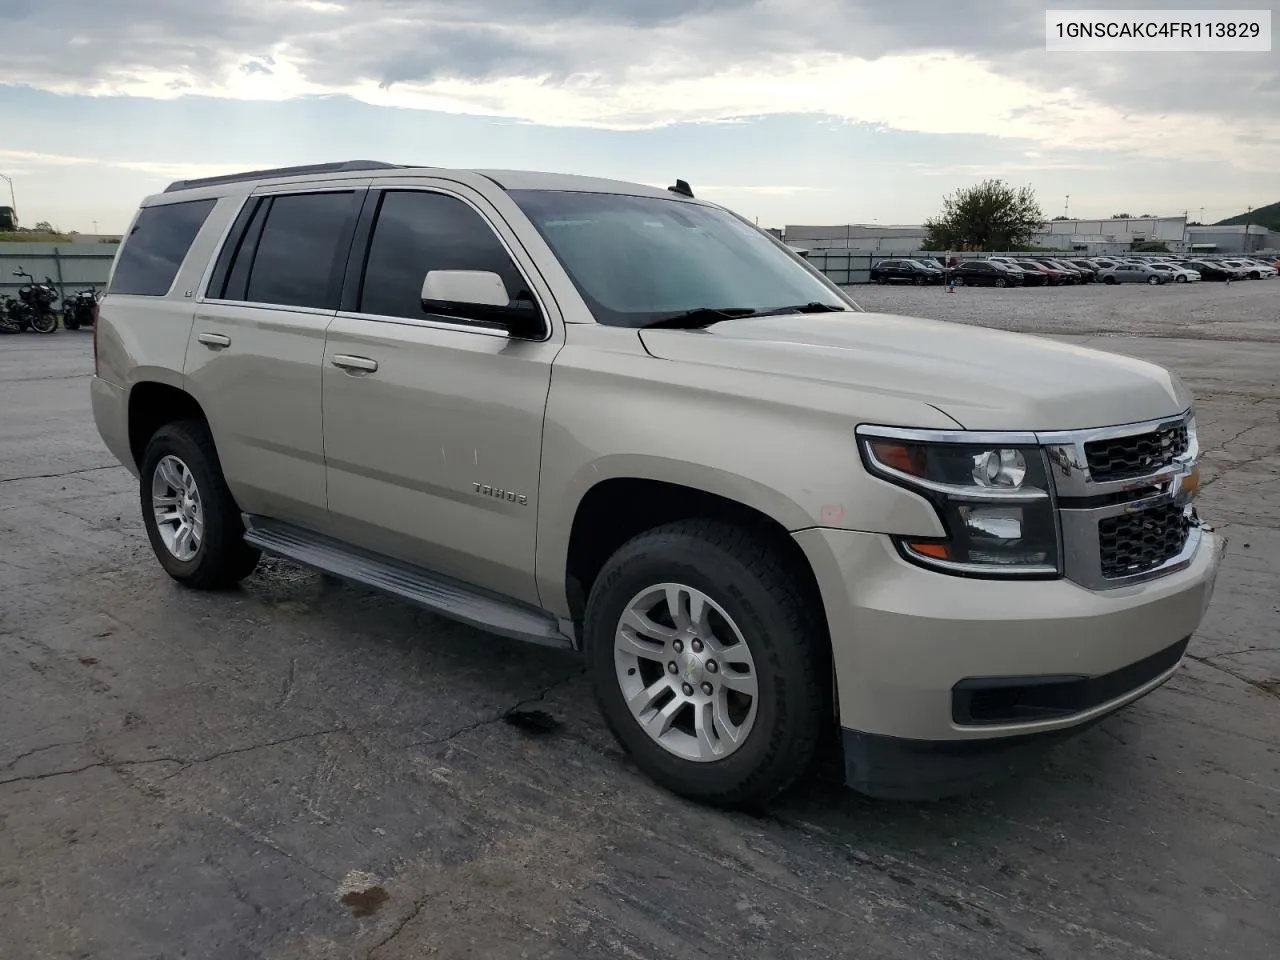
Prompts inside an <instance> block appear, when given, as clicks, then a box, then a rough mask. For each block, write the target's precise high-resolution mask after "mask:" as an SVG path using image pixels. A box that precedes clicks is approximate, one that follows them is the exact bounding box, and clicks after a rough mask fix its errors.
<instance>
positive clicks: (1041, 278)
mask: <svg viewBox="0 0 1280 960" xmlns="http://www.w3.org/2000/svg"><path fill="white" fill-rule="evenodd" d="M1001 265H1002V266H1003V267H1004V268H1005V269H1006V270H1008V271H1009V273H1011V274H1012V275H1013V276H1014V277H1015V278H1017V281H1018V285H1019V286H1023V287H1043V286H1045V285H1046V284H1047V283H1048V277H1047V276H1046V275H1045V274H1043V273H1040V272H1038V271H1032V270H1028V269H1026V267H1021V266H1019V265H1018V264H1016V263H1004V262H1003V261H1001Z"/></svg>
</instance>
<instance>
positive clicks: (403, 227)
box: [358, 191, 528, 317]
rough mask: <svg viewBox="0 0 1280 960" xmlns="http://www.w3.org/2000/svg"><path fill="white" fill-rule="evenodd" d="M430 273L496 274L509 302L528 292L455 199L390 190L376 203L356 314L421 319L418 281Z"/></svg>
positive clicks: (483, 227) (481, 224) (492, 238)
mask: <svg viewBox="0 0 1280 960" xmlns="http://www.w3.org/2000/svg"><path fill="white" fill-rule="evenodd" d="M431 270H485V271H488V272H490V273H496V274H497V275H498V276H500V277H501V278H502V282H503V284H504V285H505V286H506V288H507V295H508V296H509V297H511V298H512V299H515V298H516V297H517V296H518V295H520V294H521V293H527V292H528V285H527V284H526V283H525V281H524V278H523V277H522V276H521V275H520V271H518V270H517V269H516V266H515V264H514V263H512V262H511V257H510V256H508V254H507V251H506V248H505V247H503V246H502V243H501V241H499V240H498V237H497V234H495V233H494V232H493V229H492V228H491V227H490V226H489V224H487V223H486V222H485V221H484V219H483V218H482V217H481V216H480V214H478V213H476V211H475V210H473V209H472V208H471V207H469V206H467V205H466V204H465V203H463V202H462V201H461V200H459V199H457V198H456V197H450V196H446V195H445V194H442V193H424V192H421V191H391V192H388V193H386V194H385V195H384V196H383V198H382V205H381V207H380V208H379V210H378V219H377V222H376V223H375V225H374V228H373V242H372V243H371V244H370V246H369V259H368V264H367V266H366V267H365V273H364V285H363V287H362V288H361V294H360V306H359V308H358V309H359V311H360V312H361V313H372V314H377V315H379V316H385V317H421V316H422V315H423V312H422V281H423V280H425V279H426V276H427V273H428V271H431Z"/></svg>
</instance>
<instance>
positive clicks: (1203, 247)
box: [1187, 223, 1280, 253]
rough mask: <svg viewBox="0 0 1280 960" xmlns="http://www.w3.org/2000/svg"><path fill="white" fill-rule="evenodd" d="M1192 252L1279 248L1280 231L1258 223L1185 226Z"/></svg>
mask: <svg viewBox="0 0 1280 960" xmlns="http://www.w3.org/2000/svg"><path fill="white" fill-rule="evenodd" d="M1187 244H1188V246H1189V248H1190V250H1191V252H1192V253H1256V252H1257V251H1259V250H1275V249H1278V248H1280V232H1277V231H1275V230H1268V229H1267V228H1266V227H1263V226H1259V225H1258V224H1256V223H1255V224H1251V225H1249V226H1248V227H1246V226H1244V225H1243V224H1242V225H1240V226H1235V227H1213V226H1210V227H1187Z"/></svg>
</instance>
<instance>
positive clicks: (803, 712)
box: [583, 520, 831, 806]
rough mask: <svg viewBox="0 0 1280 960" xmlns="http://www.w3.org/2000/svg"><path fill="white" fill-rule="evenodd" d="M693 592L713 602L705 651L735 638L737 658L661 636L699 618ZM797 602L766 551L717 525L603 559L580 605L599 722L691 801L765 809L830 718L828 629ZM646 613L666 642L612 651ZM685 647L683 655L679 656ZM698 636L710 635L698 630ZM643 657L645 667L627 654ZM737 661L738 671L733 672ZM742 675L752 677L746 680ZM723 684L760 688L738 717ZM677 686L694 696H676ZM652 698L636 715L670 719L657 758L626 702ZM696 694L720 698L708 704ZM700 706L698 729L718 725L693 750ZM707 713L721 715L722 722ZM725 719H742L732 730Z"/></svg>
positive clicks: (658, 535)
mask: <svg viewBox="0 0 1280 960" xmlns="http://www.w3.org/2000/svg"><path fill="white" fill-rule="evenodd" d="M667 586H673V587H674V589H675V593H676V594H677V595H679V596H681V597H682V598H685V599H681V600H680V601H679V603H680V606H681V609H682V610H684V613H683V614H682V615H681V616H676V615H674V614H673V613H671V612H670V611H671V608H670V605H669V602H668V600H667V597H668V595H669V594H668V592H667V591H666V589H665V587H667ZM695 592H697V593H700V594H701V595H702V596H703V597H705V598H709V601H710V602H709V603H705V604H704V609H707V608H709V609H711V610H712V611H713V613H711V614H709V615H708V619H707V620H706V621H705V623H706V624H709V625H711V626H713V627H714V637H715V638H716V639H715V640H713V643H716V642H719V643H723V641H724V640H725V639H726V638H729V639H732V638H733V637H735V636H740V637H741V638H742V640H741V643H740V645H731V646H727V647H725V646H722V647H721V648H720V652H719V654H717V650H716V647H715V646H713V645H712V644H710V643H709V644H708V645H706V646H702V647H701V649H699V644H698V643H697V642H695V641H696V638H694V639H688V638H690V637H693V636H694V635H693V634H691V633H684V634H679V635H677V634H676V631H675V630H674V629H671V630H666V627H663V626H662V625H661V622H662V621H663V620H665V621H667V624H668V626H674V625H675V624H680V623H681V622H682V620H683V621H684V622H685V623H687V622H688V621H689V619H690V616H689V615H690V613H691V612H692V606H693V605H692V604H690V603H689V602H688V597H689V596H690V595H691V594H693V593H695ZM646 594H648V595H649V596H648V598H646ZM803 595H804V591H803V590H802V589H801V588H800V586H799V585H798V584H797V582H796V579H795V577H794V576H793V574H792V573H791V572H790V571H789V570H788V568H787V565H786V564H785V563H784V562H783V560H782V558H781V555H780V554H779V552H778V551H777V549H776V548H775V547H774V546H773V545H772V544H771V543H770V542H769V541H768V540H767V539H765V538H763V537H761V536H760V535H758V534H756V533H753V532H752V531H750V530H747V529H744V528H741V527H737V526H733V525H730V524H727V523H721V522H718V521H710V520H687V521H681V522H679V523H673V524H669V525H667V526H663V527H658V528H657V529H654V530H650V531H648V532H646V533H643V534H640V535H639V536H637V537H635V538H634V539H633V540H631V541H630V542H628V543H626V544H624V545H623V546H622V547H621V548H620V549H619V550H618V551H617V552H616V553H615V554H614V555H613V556H612V557H611V558H610V559H609V561H608V562H607V563H606V564H605V567H604V569H603V570H601V572H600V575H599V576H598V577H597V578H596V581H595V584H594V585H593V586H592V589H591V596H590V599H589V600H588V603H587V614H586V621H585V625H584V633H583V636H584V641H585V646H586V652H587V661H588V669H589V671H590V672H591V674H592V679H593V682H594V686H595V691H596V699H597V702H598V703H599V706H600V712H601V713H602V714H603V715H604V719H605V722H606V723H607V724H608V726H609V729H610V730H611V731H612V732H613V735H614V736H615V737H616V738H617V740H618V742H619V743H620V744H621V745H622V746H623V748H625V749H626V750H627V752H629V753H630V754H631V756H632V758H633V759H634V760H635V763H636V765H637V766H638V767H639V768H640V769H641V770H642V771H643V772H644V773H646V774H647V775H648V776H649V777H651V778H652V779H653V780H655V781H657V782H658V783H659V784H661V785H662V786H664V787H666V788H667V789H669V790H672V791H673V792H675V793H678V794H681V795H682V796H685V797H688V798H690V799H693V800H698V801H702V802H705V803H711V804H716V805H721V806H741V805H747V804H757V803H760V802H762V801H765V800H768V799H769V798H770V797H772V796H775V795H776V794H778V793H779V792H781V791H782V790H784V789H786V787H788V786H789V785H790V784H791V783H792V782H794V781H795V779H796V778H797V777H798V776H800V774H801V773H803V772H804V771H805V769H806V768H807V767H808V766H809V764H810V762H811V761H812V760H813V757H814V754H815V751H816V749H817V746H818V742H819V740H820V738H821V736H822V734H823V732H824V730H825V727H826V725H827V723H828V722H829V720H830V718H831V708H830V699H829V697H830V694H829V692H828V691H829V689H830V687H831V683H830V677H829V668H828V667H827V663H828V659H829V658H828V648H827V646H826V637H825V630H824V628H823V627H822V626H821V625H820V623H819V622H818V621H816V620H815V619H814V617H813V615H812V614H811V613H810V612H809V605H807V604H806V603H805V601H804V600H803ZM650 601H653V603H654V604H656V605H654V606H652V607H651V608H650V609H649V610H648V614H647V616H648V617H649V621H648V622H649V623H650V625H651V626H653V625H654V624H658V628H659V629H663V630H666V632H667V634H668V636H667V639H666V640H657V641H654V642H646V643H644V644H639V643H632V644H628V643H626V642H625V641H624V642H623V644H622V645H621V647H620V648H615V642H616V639H617V638H618V637H619V636H621V635H622V634H621V629H620V626H621V621H622V618H623V615H624V614H625V613H627V612H628V611H629V610H631V609H633V607H634V608H636V609H644V608H645V607H646V605H647V604H649V603H650ZM735 631H736V632H735ZM632 633H635V631H632ZM681 636H683V637H685V638H686V639H687V640H688V642H689V644H690V645H689V646H687V647H684V648H683V649H682V650H681V651H679V652H676V646H675V645H677V644H679V643H681V640H680V637H681ZM699 636H709V633H708V631H706V630H704V632H703V633H702V634H699ZM637 648H641V649H642V650H644V651H648V652H649V653H651V654H652V656H649V655H648V654H644V653H642V654H641V655H640V656H636V654H635V653H629V651H634V650H635V649H637ZM744 648H745V653H744ZM716 655H719V656H721V657H723V658H724V662H723V666H719V667H718V669H717V666H718V665H717V664H716V663H711V662H710V661H711V660H712V658H713V657H714V656H716ZM735 655H736V656H737V657H738V659H737V660H734V659H730V657H732V656H735ZM668 657H671V658H672V659H670V660H667V658H668ZM677 657H679V658H682V659H681V661H680V664H679V665H677V669H676V671H675V672H674V673H673V672H672V671H671V669H670V666H671V665H675V664H676V659H675V658H677ZM628 658H629V659H628ZM664 660H667V665H666V666H665V668H664V664H663V662H662V661H664ZM699 664H709V665H707V666H705V667H704V666H699ZM748 664H749V665H750V670H749V671H748V672H746V673H743V672H741V671H742V668H743V667H744V666H747V665H748ZM731 674H732V675H735V676H737V678H738V683H739V684H742V683H743V678H744V677H745V678H748V680H747V682H748V683H749V681H750V678H754V681H755V686H754V690H755V695H754V697H752V698H750V701H749V707H748V708H747V709H746V712H745V713H743V712H742V711H743V705H744V703H745V702H747V701H746V700H745V699H744V697H743V695H741V694H735V693H728V692H726V691H728V690H729V687H728V685H725V686H723V687H722V686H720V684H719V681H720V679H721V678H722V677H725V676H729V675H731ZM668 677H670V679H668ZM824 678H825V679H824ZM713 681H715V683H712V682H713ZM709 683H711V684H712V685H711V686H705V685H706V684H709ZM624 685H625V686H627V687H628V688H629V689H627V690H624ZM682 686H683V689H684V690H685V691H688V692H689V693H688V694H686V695H685V696H684V697H682V696H681V695H680V692H681V687H682ZM736 686H737V685H735V688H736ZM654 689H658V690H659V691H660V692H658V693H657V694H655V695H653V696H649V697H647V698H646V700H645V701H644V702H645V703H646V704H647V705H648V706H649V708H650V709H649V710H648V711H644V712H648V713H649V715H650V717H651V718H656V717H658V716H659V715H661V714H663V713H664V712H669V711H670V710H672V709H674V710H675V712H674V713H671V715H670V719H669V720H668V721H667V723H666V724H665V725H664V727H663V730H664V731H665V732H663V733H662V736H663V737H664V738H665V739H666V740H667V743H666V744H665V745H664V744H663V743H659V742H658V740H657V739H655V737H654V736H651V735H650V734H649V733H648V732H646V731H645V729H644V728H643V727H642V726H641V721H640V720H639V719H638V718H637V716H636V715H635V714H633V712H632V709H631V707H629V706H628V696H630V697H631V698H633V699H634V698H635V697H636V695H637V692H638V691H645V692H646V693H647V692H648V691H649V690H654ZM703 689H705V690H708V691H712V690H714V694H713V695H712V696H707V695H704V694H703V693H702V690H703ZM668 694H670V696H669V697H668ZM677 701H681V702H682V703H683V705H677ZM695 704H703V705H706V709H707V710H708V714H703V716H708V715H709V714H710V713H712V712H714V714H715V722H714V723H712V722H711V720H710V719H708V720H707V721H706V723H707V727H706V729H708V730H711V731H714V733H713V734H710V735H707V736H705V737H702V738H700V737H698V735H697V728H696V727H695V726H694V722H695V721H694V717H695V710H697V709H698V707H697V706H695ZM713 704H724V707H723V711H724V712H723V714H722V713H721V712H720V710H719V707H718V706H715V705H713ZM732 711H737V713H738V716H737V717H736V718H735V716H734V713H733V712H732ZM722 716H723V717H724V718H725V719H727V720H729V724H726V723H724V722H723V720H722V719H721V717H722ZM735 722H737V723H738V726H737V727H736V729H737V731H738V733H739V736H740V737H741V738H742V739H741V741H740V743H738V744H737V745H736V746H735V745H734V744H733V742H732V740H733V737H732V736H731V735H727V736H726V735H721V734H723V733H724V732H726V731H729V728H730V726H732V724H733V723H735ZM708 744H710V745H711V746H710V747H709V746H708ZM717 751H723V755H717ZM682 752H683V753H684V755H681V754H682ZM691 753H696V754H699V755H700V756H701V757H702V759H695V758H693V757H692V756H690V755H689V754H691Z"/></svg>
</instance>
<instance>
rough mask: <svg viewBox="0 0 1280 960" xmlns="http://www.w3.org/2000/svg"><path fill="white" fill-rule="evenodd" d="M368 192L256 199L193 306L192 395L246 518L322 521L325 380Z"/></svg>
mask: <svg viewBox="0 0 1280 960" xmlns="http://www.w3.org/2000/svg"><path fill="white" fill-rule="evenodd" d="M367 182H368V181H367V180H366V181H362V182H360V183H359V185H352V183H351V182H350V181H348V182H346V183H334V182H332V181H330V182H326V183H321V184H313V185H305V184H304V185H299V184H298V183H296V182H295V183H291V184H289V185H288V187H276V188H268V189H264V190H260V191H258V192H256V193H255V194H254V195H253V196H251V197H250V198H249V200H248V202H247V203H246V205H245V206H244V208H243V209H242V210H241V213H240V215H239V217H238V218H237V220H236V222H235V224H234V225H233V227H232V229H231V231H230V233H229V234H228V236H227V238H226V240H225V241H224V243H223V247H222V250H221V252H220V254H219V256H218V259H217V260H216V262H215V264H214V267H213V270H212V273H211V275H210V278H209V281H208V283H207V286H206V289H205V295H204V297H203V298H202V299H201V300H200V301H199V303H198V305H197V308H196V314H195V323H194V324H193V326H192V330H191V338H190V340H189V342H188V345H187V362H186V377H187V389H188V390H189V392H190V393H191V394H192V395H193V396H195V398H196V399H197V400H198V401H199V402H200V404H201V406H202V407H203V408H204V411H205V413H206V415H207V416H208V418H209V424H210V427H211V429H212V430H213V437H214V442H215V444H216V445H217V449H218V456H219V459H220V460H221V462H222V468H223V472H224V473H225V474H226V478H227V483H228V485H229V486H230V488H231V492H232V493H233V494H234V496H235V498H236V501H237V502H238V503H239V505H240V507H241V509H243V510H245V511H247V512H249V513H256V514H262V515H265V516H270V517H276V518H279V519H282V520H289V521H292V522H295V523H299V524H302V525H304V526H310V527H313V528H314V527H320V528H323V526H324V525H325V524H326V522H327V519H328V517H327V513H326V504H327V496H326V492H325V470H324V438H323V435H322V431H321V425H320V417H321V409H320V386H321V384H320V369H321V363H322V361H323V357H324V338H325V328H326V327H327V326H328V325H329V322H330V321H331V320H332V319H333V316H334V314H335V313H336V312H337V308H338V299H339V295H340V293H341V290H342V279H343V272H344V270H345V267H346V261H347V255H348V253H349V251H350V247H351V237H352V233H353V231H354V228H355V222H356V218H357V215H358V213H359V206H360V203H361V202H362V201H363V198H364V190H365V184H367Z"/></svg>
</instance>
